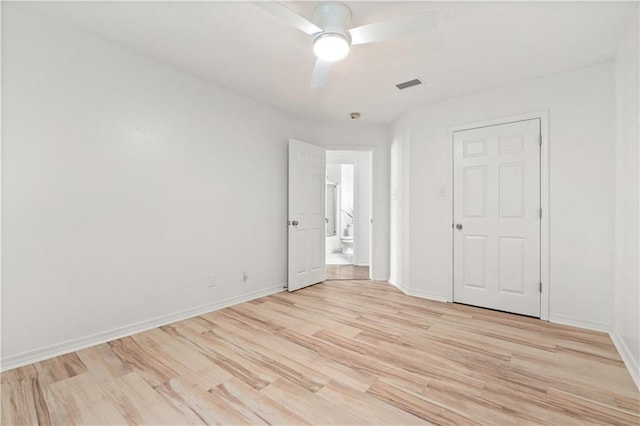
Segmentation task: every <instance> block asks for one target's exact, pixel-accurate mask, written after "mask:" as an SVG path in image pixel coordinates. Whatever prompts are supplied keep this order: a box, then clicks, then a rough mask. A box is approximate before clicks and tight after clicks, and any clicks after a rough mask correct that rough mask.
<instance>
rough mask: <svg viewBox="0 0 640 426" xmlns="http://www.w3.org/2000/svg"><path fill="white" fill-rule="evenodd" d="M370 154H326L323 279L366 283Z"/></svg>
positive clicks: (369, 251) (369, 249) (369, 204)
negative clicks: (324, 277)
mask: <svg viewBox="0 0 640 426" xmlns="http://www.w3.org/2000/svg"><path fill="white" fill-rule="evenodd" d="M371 199H372V197H371V153H370V152H366V151H330V150H329V151H327V152H326V203H325V207H326V209H325V211H326V218H325V224H326V244H325V246H326V278H327V279H328V280H368V279H369V278H370V260H371V247H370V235H371Z"/></svg>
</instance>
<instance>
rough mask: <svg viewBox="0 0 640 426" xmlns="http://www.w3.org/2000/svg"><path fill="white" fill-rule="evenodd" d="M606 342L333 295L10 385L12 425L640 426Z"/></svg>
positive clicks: (6, 418)
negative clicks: (484, 425)
mask: <svg viewBox="0 0 640 426" xmlns="http://www.w3.org/2000/svg"><path fill="white" fill-rule="evenodd" d="M638 398H639V394H638V392H637V391H636V390H635V388H634V385H633V384H632V382H631V379H630V377H629V375H628V373H627V371H626V370H625V369H624V366H623V364H622V361H621V360H620V357H619V356H618V354H617V353H616V351H615V349H614V346H613V344H612V343H611V340H610V339H609V337H608V336H607V335H606V334H603V333H596V332H590V331H584V330H580V329H577V328H572V327H565V326H560V325H554V324H549V323H546V322H542V321H539V320H535V319H531V318H525V317H520V316H515V315H509V314H505V313H499V312H493V311H487V310H482V309H478V308H473V307H469V306H462V305H454V304H443V303H438V302H432V301H427V300H423V299H417V298H412V297H408V296H405V295H404V294H402V293H401V292H399V291H398V290H396V289H395V288H394V287H392V286H390V285H388V284H386V283H380V282H374V281H353V282H348V285H345V282H326V283H323V284H319V285H316V286H312V287H309V288H306V289H303V290H299V291H297V292H295V293H279V294H276V295H272V296H268V297H265V298H262V299H259V300H256V301H252V302H247V303H243V304H241V305H237V306H235V307H232V308H227V309H223V310H220V311H217V312H213V313H210V314H206V315H202V316H199V317H195V318H192V319H189V320H186V321H181V322H178V323H175V324H172V325H168V326H165V327H160V328H156V329H153V330H150V331H147V332H144V333H139V334H136V335H133V336H131V337H126V338H123V339H119V340H116V341H113V342H110V343H108V344H103V345H99V346H96V347H92V348H89V349H85V350H81V351H78V352H74V353H71V354H68V355H64V356H60V357H57V358H54V359H51V360H48V361H43V362H39V363H36V364H33V365H29V366H26V367H22V368H19V369H16V370H12V371H9V372H6V373H3V374H2V424H3V425H9V424H17V425H25V424H35V423H40V424H49V423H55V424H64V425H67V424H73V423H78V424H91V425H97V424H125V423H129V424H185V423H193V424H202V423H211V424H213V423H215V424H264V423H272V424H340V425H346V424H348V425H351V424H426V423H435V424H490V425H507V424H517V425H523V424H558V425H569V424H575V425H584V424H607V423H611V424H626V425H632V424H638V422H639V417H638V412H639V407H638V404H639V403H638Z"/></svg>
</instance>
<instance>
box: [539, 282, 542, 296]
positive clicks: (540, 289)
mask: <svg viewBox="0 0 640 426" xmlns="http://www.w3.org/2000/svg"><path fill="white" fill-rule="evenodd" d="M539 291H540V293H542V282H540V288H539Z"/></svg>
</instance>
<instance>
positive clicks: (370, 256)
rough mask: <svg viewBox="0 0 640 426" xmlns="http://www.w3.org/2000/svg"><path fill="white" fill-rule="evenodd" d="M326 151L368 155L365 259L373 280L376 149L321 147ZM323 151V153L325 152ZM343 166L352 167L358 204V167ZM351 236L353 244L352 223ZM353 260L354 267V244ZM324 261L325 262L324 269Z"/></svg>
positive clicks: (341, 146) (354, 231) (348, 146)
mask: <svg viewBox="0 0 640 426" xmlns="http://www.w3.org/2000/svg"><path fill="white" fill-rule="evenodd" d="M323 146H324V148H325V150H326V151H342V152H353V151H355V152H368V153H369V154H370V155H369V252H368V253H367V257H368V259H369V265H368V266H369V279H370V280H373V279H374V278H373V268H374V253H373V247H374V244H373V236H374V233H376V232H377V228H376V222H375V220H374V217H373V215H374V207H375V202H374V198H375V188H374V185H373V176H375V174H374V167H375V166H374V164H375V158H376V152H377V151H376V147H375V146H372V145H331V144H329V145H323ZM326 151H325V152H326ZM325 163H326V161H325ZM344 164H352V165H353V174H354V191H353V193H354V197H353V203H354V205H356V203H358V202H359V201H360V198H359V197H360V194H359V193H360V188H359V185H358V184H357V176H358V165H357V164H356V163H351V162H348V163H344ZM353 236H354V238H353V239H354V242H355V240H356V238H357V236H356V225H355V222H354V227H353ZM353 249H354V250H353V259H354V263H353V264H354V265H355V259H356V248H355V244H354V248H353ZM326 266H327V265H326V260H325V268H326Z"/></svg>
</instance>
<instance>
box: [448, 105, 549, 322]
mask: <svg viewBox="0 0 640 426" xmlns="http://www.w3.org/2000/svg"><path fill="white" fill-rule="evenodd" d="M532 119H540V134H541V136H542V147H541V149H540V206H541V208H542V218H541V221H540V280H541V282H542V290H541V292H540V319H541V320H545V321H549V294H550V290H549V287H550V280H549V262H550V259H549V142H550V137H549V111H548V110H543V111H536V112H529V113H523V114H518V115H513V116H508V117H501V118H495V119H490V120H484V121H478V122H472V123H466V124H460V125H455V126H451V127H449V130H448V140H449V143H450V149H449V155H450V161H449V167H450V170H449V173H448V176H449V177H448V186H449V188H451V224H452V225H453V223H454V217H453V214H454V210H453V200H454V197H453V172H454V168H453V161H454V156H453V146H454V144H453V137H454V132H459V131H462V130H471V129H476V128H479V127H488V126H496V125H500V124H506V123H512V122H514V121H524V120H532ZM454 235H455V234H454V229H453V226H452V228H451V290H450V293H449V300H448V301H449V302H453V284H454V283H453V272H454V271H453V267H454V265H453V247H454V245H453V244H454V241H453V240H454Z"/></svg>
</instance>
